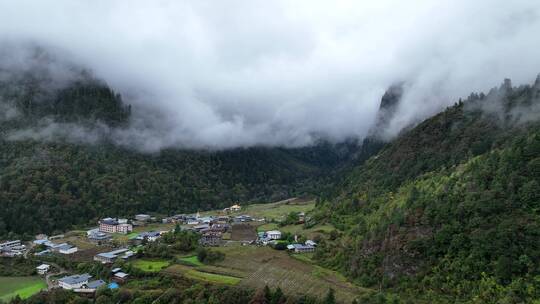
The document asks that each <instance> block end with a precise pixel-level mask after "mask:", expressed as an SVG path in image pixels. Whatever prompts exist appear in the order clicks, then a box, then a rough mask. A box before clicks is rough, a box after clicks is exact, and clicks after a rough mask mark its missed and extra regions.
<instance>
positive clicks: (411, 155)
mask: <svg viewBox="0 0 540 304" xmlns="http://www.w3.org/2000/svg"><path fill="white" fill-rule="evenodd" d="M539 97H540V82H539V81H537V82H536V83H535V85H533V86H521V87H519V88H512V87H511V86H510V84H509V81H507V82H506V83H505V84H504V85H503V86H501V87H500V88H498V89H494V90H492V91H491V92H490V93H489V94H488V95H484V94H480V95H478V94H473V95H471V97H469V98H468V99H467V100H466V101H465V102H461V101H460V102H459V103H457V104H456V105H455V106H453V107H451V108H448V109H447V110H446V111H444V112H442V113H440V114H438V115H436V116H434V117H432V118H430V119H428V120H426V121H424V122H423V123H421V124H419V125H418V126H417V127H415V128H414V129H412V130H410V131H408V132H406V133H404V134H402V135H401V136H400V137H399V138H397V139H396V140H395V141H393V142H392V143H390V144H388V145H387V146H386V147H384V148H383V150H382V151H380V153H378V154H377V155H376V156H374V157H372V158H370V159H369V160H368V161H367V162H366V163H365V164H363V165H361V166H357V167H356V168H354V169H353V170H352V172H351V173H350V174H348V175H347V176H346V177H344V178H343V180H342V182H341V183H340V184H339V185H338V186H337V187H335V188H334V189H333V195H334V198H333V199H332V200H329V201H327V202H324V203H321V204H320V210H321V211H320V213H319V214H318V215H316V216H315V218H317V219H318V220H319V221H329V222H331V223H332V224H333V225H334V226H335V227H337V228H339V229H340V230H341V233H340V236H339V237H338V238H337V239H336V240H335V241H333V242H327V243H325V244H323V246H322V248H320V250H318V252H317V255H316V258H317V260H318V261H319V262H320V263H322V264H324V265H327V266H331V267H333V268H335V269H338V270H341V271H342V272H344V273H345V274H347V275H348V276H349V277H351V278H354V279H355V280H356V281H358V282H359V283H360V284H362V285H364V286H370V287H379V288H380V289H382V290H391V291H397V292H398V293H400V294H401V295H403V297H404V298H410V299H415V301H419V300H420V299H424V300H425V301H426V302H441V303H454V302H456V301H458V302H474V303H521V302H523V301H527V302H528V301H532V299H535V298H538V297H540V286H539V283H538V282H540V264H539V261H540V243H539V241H540V213H539V211H540V184H539V180H540V128H539V124H538V122H537V121H534V120H531V119H530V118H531V117H534V116H531V114H532V115H536V114H538V113H537V112H536V113H535V112H534V111H535V109H538V105H539V100H540V98H539ZM493 109H496V111H495V110H493ZM328 214H331V215H330V216H328ZM407 294H408V295H409V296H408V297H406V296H405V295H407ZM419 294H420V295H421V297H419Z"/></svg>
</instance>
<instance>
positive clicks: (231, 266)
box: [216, 246, 366, 303]
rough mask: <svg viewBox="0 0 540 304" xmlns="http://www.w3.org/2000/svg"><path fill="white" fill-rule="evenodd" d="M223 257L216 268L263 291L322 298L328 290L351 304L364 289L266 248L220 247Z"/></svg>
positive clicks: (246, 284)
mask: <svg viewBox="0 0 540 304" xmlns="http://www.w3.org/2000/svg"><path fill="white" fill-rule="evenodd" d="M216 250H220V251H222V252H224V253H225V255H226V258H225V260H224V261H223V262H220V263H218V264H217V265H216V266H217V267H219V269H220V270H221V271H223V272H224V273H226V274H230V275H237V276H238V275H240V276H242V278H243V280H242V281H241V282H240V285H245V286H249V287H253V288H262V287H264V286H265V285H268V286H270V287H272V288H276V287H278V286H279V287H280V288H281V289H282V290H283V291H285V292H286V293H290V294H294V293H297V294H311V295H316V296H321V297H323V296H324V295H325V294H326V292H327V291H328V289H329V288H333V289H334V290H335V291H336V297H337V299H338V300H339V301H343V302H344V303H350V302H351V301H352V300H353V299H354V298H355V297H357V296H358V295H359V294H361V293H362V292H365V291H366V290H364V289H361V288H359V287H356V286H354V285H353V284H351V283H349V282H347V280H346V279H345V278H344V277H343V276H341V275H339V274H338V273H336V272H333V271H330V270H327V269H324V268H322V267H319V266H316V265H312V264H310V263H309V262H307V261H301V260H299V259H295V258H293V257H291V256H289V255H288V254H287V253H286V252H283V251H277V250H273V249H271V248H268V247H254V246H249V247H248V246H238V247H220V248H217V249H216Z"/></svg>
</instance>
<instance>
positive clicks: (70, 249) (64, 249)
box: [57, 244, 79, 254]
mask: <svg viewBox="0 0 540 304" xmlns="http://www.w3.org/2000/svg"><path fill="white" fill-rule="evenodd" d="M57 250H58V252H59V253H61V254H73V253H75V252H77V251H78V250H79V249H78V248H77V247H75V246H72V245H68V244H65V245H62V246H60V247H58V248H57Z"/></svg>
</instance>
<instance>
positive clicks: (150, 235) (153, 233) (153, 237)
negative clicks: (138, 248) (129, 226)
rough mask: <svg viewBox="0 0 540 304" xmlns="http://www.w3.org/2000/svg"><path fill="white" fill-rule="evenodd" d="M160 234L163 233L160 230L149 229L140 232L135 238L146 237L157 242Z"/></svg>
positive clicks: (141, 238) (142, 238)
mask: <svg viewBox="0 0 540 304" xmlns="http://www.w3.org/2000/svg"><path fill="white" fill-rule="evenodd" d="M160 236H161V234H160V233H159V232H158V231H149V232H141V233H139V234H138V235H137V237H136V238H135V239H136V240H139V241H142V240H144V239H145V238H146V240H147V241H149V242H155V241H156V240H157V239H158V238H159V237H160Z"/></svg>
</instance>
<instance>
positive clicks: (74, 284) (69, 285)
mask: <svg viewBox="0 0 540 304" xmlns="http://www.w3.org/2000/svg"><path fill="white" fill-rule="evenodd" d="M91 277H92V276H91V275H89V274H88V273H84V274H76V275H72V276H67V277H63V278H60V279H58V285H59V286H60V287H62V288H63V289H68V290H72V289H75V288H81V287H82V286H83V285H86V284H88V279H90V278H91Z"/></svg>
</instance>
